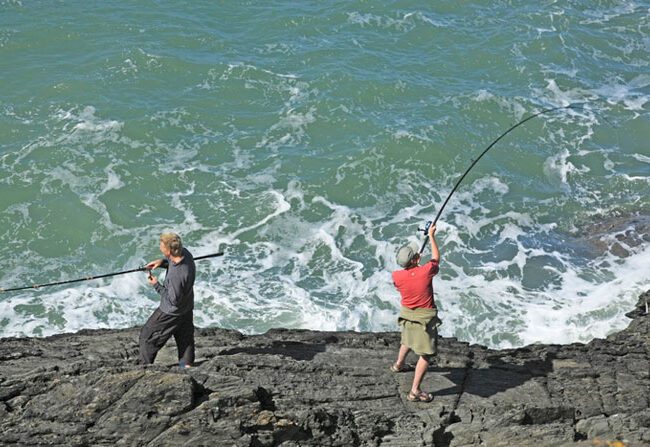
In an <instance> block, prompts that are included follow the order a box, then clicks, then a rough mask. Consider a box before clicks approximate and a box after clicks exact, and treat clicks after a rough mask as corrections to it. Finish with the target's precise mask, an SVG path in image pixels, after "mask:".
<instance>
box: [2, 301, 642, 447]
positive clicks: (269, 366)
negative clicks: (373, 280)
mask: <svg viewBox="0 0 650 447" xmlns="http://www.w3.org/2000/svg"><path fill="white" fill-rule="evenodd" d="M649 299H650V292H649V293H645V294H643V295H642V296H641V297H640V298H639V303H638V304H637V306H636V307H635V310H633V311H631V312H630V313H629V314H628V316H630V317H631V318H633V320H632V321H631V323H630V325H629V327H628V328H626V329H625V330H623V331H621V332H619V333H617V334H613V335H611V336H609V337H608V338H607V339H597V340H593V341H592V342H590V343H588V344H579V343H575V344H571V345H562V346H561V345H549V346H544V345H532V346H527V347H523V348H520V349H508V350H501V351H496V350H491V349H487V348H485V347H482V346H470V345H468V344H467V343H462V342H460V341H458V340H456V339H453V338H445V339H442V340H441V341H440V355H439V358H438V359H437V363H436V364H435V365H434V366H432V367H431V368H430V370H429V372H428V373H427V375H426V376H425V379H424V383H423V388H424V389H425V390H427V391H430V392H433V393H434V395H435V399H434V401H433V402H431V403H428V404H423V403H413V402H409V401H408V400H407V399H406V394H407V392H408V389H409V387H410V384H411V381H412V378H413V370H412V368H411V370H410V371H407V372H404V373H397V374H396V373H393V372H391V371H390V370H389V366H390V364H391V363H392V362H393V361H394V360H395V357H396V353H397V349H398V347H399V334H398V333H355V332H315V331H306V330H284V329H276V330H272V331H269V332H268V333H266V334H263V335H255V336H244V335H242V334H240V333H238V332H236V331H228V330H224V329H216V328H212V329H199V330H197V353H198V355H199V358H198V361H197V365H196V366H195V367H194V368H190V369H187V370H186V369H180V368H178V366H177V365H176V361H175V347H174V345H173V342H170V343H169V344H168V346H167V347H165V348H164V349H163V351H162V352H161V354H160V355H159V357H158V359H157V363H156V364H155V365H152V366H147V367H143V366H138V365H136V362H135V359H136V357H137V339H138V329H137V328H134V329H125V330H97V331H82V332H79V333H76V334H63V335H57V336H55V337H49V338H7V339H2V340H0V431H1V432H2V443H3V445H16V446H23V445H30V446H31V445H35V446H38V445H66V446H68V445H72V446H77V445H78V446H86V445H108V444H115V445H132V446H140V445H142V446H144V445H156V446H158V445H170V446H171V445H198V446H202V445H205V446H285V447H294V446H296V447H297V446H379V445H382V446H386V445H388V446H434V445H435V446H479V445H484V446H513V445H516V446H544V445H549V446H550V445H553V446H563V445H567V446H568V445H576V446H594V445H616V444H614V442H620V444H619V445H627V446H642V445H650V428H649V427H650V405H649V401H648V399H649V395H648V390H649V389H650V363H649V360H648V357H649V356H648V354H649V352H650V343H649V341H650V340H649V338H650V335H649V334H650V316H648V315H647V314H646V313H645V304H646V303H647V302H648V300H649ZM409 360H410V362H411V363H412V364H414V363H415V360H416V359H415V358H409ZM598 443H602V444H598Z"/></svg>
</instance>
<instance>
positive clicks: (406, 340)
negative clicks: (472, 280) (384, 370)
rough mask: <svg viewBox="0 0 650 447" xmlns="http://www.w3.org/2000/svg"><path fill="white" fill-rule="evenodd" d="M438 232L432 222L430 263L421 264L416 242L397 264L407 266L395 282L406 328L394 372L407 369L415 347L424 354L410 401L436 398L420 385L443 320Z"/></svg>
mask: <svg viewBox="0 0 650 447" xmlns="http://www.w3.org/2000/svg"><path fill="white" fill-rule="evenodd" d="M435 233H436V226H435V225H431V226H430V227H429V232H428V235H429V242H430V243H431V260H430V261H429V262H427V263H426V264H424V265H420V253H419V250H418V248H419V246H418V244H417V243H416V242H412V243H410V244H409V245H405V246H404V247H402V248H400V249H399V251H398V252H397V263H398V264H399V265H400V266H401V267H403V270H396V271H394V272H393V283H394V284H395V287H396V288H397V290H399V292H400V295H401V297H402V301H401V310H400V315H399V318H398V320H397V322H398V324H399V325H400V329H401V331H402V340H401V346H400V350H399V353H398V355H397V362H395V364H393V365H392V366H391V368H390V369H391V370H392V371H394V372H401V371H404V360H405V359H406V355H407V354H408V353H409V351H411V350H413V352H415V353H416V354H418V355H419V356H420V358H419V359H418V362H417V364H416V365H415V375H414V377H413V385H412V386H411V390H410V392H409V394H408V397H407V398H408V400H410V401H418V402H431V400H433V395H432V394H430V393H425V392H424V391H422V390H421V389H420V384H421V383H422V379H423V377H424V374H425V373H426V371H427V369H428V368H429V361H430V358H431V357H432V356H434V355H436V354H437V350H438V342H437V339H438V326H439V325H440V324H441V323H442V322H441V321H440V319H439V318H438V310H437V309H436V305H435V302H434V300H433V285H432V283H431V281H432V279H433V277H434V276H435V275H436V274H437V273H438V268H439V267H438V266H439V262H440V252H439V250H438V244H437V243H436V238H435Z"/></svg>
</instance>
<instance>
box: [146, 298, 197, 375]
mask: <svg viewBox="0 0 650 447" xmlns="http://www.w3.org/2000/svg"><path fill="white" fill-rule="evenodd" d="M193 314H194V312H192V311H189V312H187V313H186V314H184V315H167V314H166V313H164V312H161V311H160V309H156V310H155V311H154V313H153V314H151V316H150V317H149V319H148V320H147V322H146V323H145V324H144V326H143V327H142V330H141V331H140V362H142V363H144V364H149V365H150V364H152V363H153V361H154V360H155V359H156V354H158V351H160V349H161V348H162V347H163V346H165V343H167V340H169V338H170V337H171V336H172V335H173V336H174V340H176V348H177V349H178V360H179V362H183V363H184V364H185V365H192V364H193V363H194V322H193V321H192V320H193Z"/></svg>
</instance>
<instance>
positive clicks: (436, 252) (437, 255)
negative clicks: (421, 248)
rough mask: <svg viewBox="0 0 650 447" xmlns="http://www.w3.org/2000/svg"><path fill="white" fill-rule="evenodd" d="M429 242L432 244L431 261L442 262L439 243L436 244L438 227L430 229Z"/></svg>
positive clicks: (432, 226)
mask: <svg viewBox="0 0 650 447" xmlns="http://www.w3.org/2000/svg"><path fill="white" fill-rule="evenodd" d="M429 242H431V259H435V260H436V261H437V262H439V261H440V250H438V243H437V242H436V226H435V225H431V226H430V227H429Z"/></svg>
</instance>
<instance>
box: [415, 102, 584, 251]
mask: <svg viewBox="0 0 650 447" xmlns="http://www.w3.org/2000/svg"><path fill="white" fill-rule="evenodd" d="M561 109H584V107H582V106H579V105H575V104H569V105H568V106H559V107H553V108H550V109H544V110H542V111H540V112H537V113H534V114H532V115H530V116H529V117H527V118H524V119H523V120H521V121H519V122H518V123H517V124H515V125H513V126H511V127H510V128H509V129H508V130H506V131H505V132H503V133H502V134H501V135H499V137H498V138H497V139H496V140H494V141H493V142H492V143H490V145H489V146H488V147H486V148H485V149H484V150H483V152H481V154H480V155H479V156H478V157H476V159H474V160H473V161H472V164H471V165H469V168H467V170H466V171H465V172H464V173H463V175H461V176H460V178H459V179H458V181H457V182H456V184H455V185H454V187H453V189H452V190H451V192H450V193H449V195H448V196H447V198H446V199H445V201H444V203H443V204H442V206H441V207H440V210H439V211H438V214H437V215H436V218H435V219H433V221H428V222H427V224H426V226H425V228H424V229H418V230H419V231H423V232H424V235H425V238H424V241H423V242H422V247H421V248H420V254H422V252H423V251H424V248H425V247H426V245H427V240H428V238H427V237H426V236H427V232H428V231H429V228H430V227H431V225H435V224H436V222H438V218H439V217H440V215H441V214H442V211H443V210H444V209H445V206H447V203H448V202H449V199H451V196H452V195H453V194H454V192H456V189H458V187H459V186H460V184H461V183H462V181H463V179H464V178H465V176H466V175H467V174H468V173H469V171H471V170H472V168H473V167H474V165H476V163H478V161H479V160H480V159H481V157H483V155H485V154H486V153H487V152H488V151H489V150H490V149H492V147H494V145H495V144H497V143H498V142H499V141H500V140H501V139H502V138H503V137H505V136H506V135H508V134H509V133H510V132H512V131H513V130H515V129H516V128H517V127H519V126H521V125H522V124H524V123H526V122H527V121H530V120H532V119H533V118H535V117H537V116H540V115H544V114H545V113H550V112H554V111H556V110H561Z"/></svg>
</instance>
